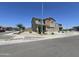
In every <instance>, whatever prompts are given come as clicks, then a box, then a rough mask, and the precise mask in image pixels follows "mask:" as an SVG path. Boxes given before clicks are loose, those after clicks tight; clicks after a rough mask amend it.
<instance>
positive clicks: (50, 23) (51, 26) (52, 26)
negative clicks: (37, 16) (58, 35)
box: [32, 18, 59, 33]
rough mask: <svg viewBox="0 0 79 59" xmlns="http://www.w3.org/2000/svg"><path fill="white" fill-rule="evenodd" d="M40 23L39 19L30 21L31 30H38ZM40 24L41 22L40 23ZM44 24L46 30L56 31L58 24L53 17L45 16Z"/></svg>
mask: <svg viewBox="0 0 79 59" xmlns="http://www.w3.org/2000/svg"><path fill="white" fill-rule="evenodd" d="M39 24H41V22H40V21H39V20H36V21H32V30H33V31H35V32H38V25H39ZM41 25H42V24H41ZM44 25H45V26H46V32H50V33H52V32H58V31H59V25H58V23H56V21H55V20H53V18H46V19H45V21H44Z"/></svg>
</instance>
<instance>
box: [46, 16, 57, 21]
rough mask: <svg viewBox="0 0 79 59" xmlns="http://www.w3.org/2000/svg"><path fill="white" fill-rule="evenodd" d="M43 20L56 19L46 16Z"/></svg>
mask: <svg viewBox="0 0 79 59" xmlns="http://www.w3.org/2000/svg"><path fill="white" fill-rule="evenodd" d="M44 20H53V21H56V20H55V19H54V18H52V17H48V18H45V19H44Z"/></svg>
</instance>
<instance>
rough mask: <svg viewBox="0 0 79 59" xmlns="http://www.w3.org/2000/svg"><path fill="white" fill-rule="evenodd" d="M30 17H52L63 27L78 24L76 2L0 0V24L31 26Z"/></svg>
mask: <svg viewBox="0 0 79 59" xmlns="http://www.w3.org/2000/svg"><path fill="white" fill-rule="evenodd" d="M32 17H37V18H47V17H52V18H54V19H55V20H56V22H57V23H61V24H62V25H63V27H64V28H71V27H73V26H78V25H79V3H78V2H43V16H42V2H0V25H1V26H13V27H15V26H16V25H17V24H23V25H24V26H25V27H31V20H32Z"/></svg>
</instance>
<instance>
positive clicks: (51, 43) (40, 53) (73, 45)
mask: <svg viewBox="0 0 79 59" xmlns="http://www.w3.org/2000/svg"><path fill="white" fill-rule="evenodd" d="M0 57H79V36H73V37H67V38H58V39H51V40H49V39H48V40H41V41H36V42H29V43H18V44H11V45H1V46H0Z"/></svg>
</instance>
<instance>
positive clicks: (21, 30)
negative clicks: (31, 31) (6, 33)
mask: <svg viewBox="0 0 79 59" xmlns="http://www.w3.org/2000/svg"><path fill="white" fill-rule="evenodd" d="M17 27H18V28H19V31H20V32H23V31H24V30H25V27H24V26H23V25H22V24H18V25H17Z"/></svg>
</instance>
